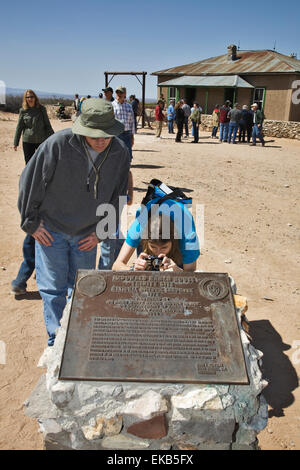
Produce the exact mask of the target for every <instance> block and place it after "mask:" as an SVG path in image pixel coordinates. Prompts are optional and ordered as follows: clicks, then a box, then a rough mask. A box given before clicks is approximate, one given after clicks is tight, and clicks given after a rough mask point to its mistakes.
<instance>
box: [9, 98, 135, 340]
mask: <svg viewBox="0 0 300 470" xmlns="http://www.w3.org/2000/svg"><path fill="white" fill-rule="evenodd" d="M123 129H124V125H123V124H122V123H121V122H120V121H118V120H117V119H115V117H114V111H113V108H112V105H111V103H109V102H108V101H105V100H99V99H97V98H95V99H94V98H91V99H89V100H86V101H84V103H83V105H82V108H81V115H80V116H79V117H78V118H77V120H76V121H75V123H74V124H73V127H72V129H65V130H63V131H60V132H57V133H56V134H54V135H52V136H51V137H49V138H48V139H47V140H46V141H45V142H44V143H43V144H41V145H40V147H39V149H38V150H37V152H36V153H35V155H34V156H33V157H32V159H31V160H30V162H29V163H28V165H27V166H26V168H25V169H24V171H23V173H22V175H21V179H20V193H19V201H18V207H19V210H20V213H21V227H22V229H23V230H24V231H25V232H27V233H29V234H31V235H32V236H33V237H34V238H35V240H36V281H37V285H38V288H39V292H40V294H41V297H42V299H43V306H44V319H45V323H46V328H47V332H48V335H49V340H48V345H49V346H52V345H53V344H54V340H55V334H56V330H57V328H58V327H59V326H60V319H61V317H62V313H63V310H64V307H65V305H66V301H67V296H68V297H69V298H70V296H71V293H72V289H73V285H74V280H75V275H76V271H77V269H94V268H95V265H96V253H97V244H98V243H99V241H100V240H99V238H98V236H97V234H98V233H99V232H98V230H97V228H96V227H97V224H98V223H99V222H101V220H102V221H103V220H104V219H105V217H104V210H102V211H101V207H102V208H103V206H101V204H102V205H104V207H107V204H111V206H110V207H112V208H114V209H115V216H116V220H115V226H116V225H117V224H118V215H119V209H120V207H119V202H120V201H119V197H120V196H124V199H125V200H126V197H125V196H126V194H127V184H128V173H129V165H130V161H129V152H128V149H127V148H126V145H125V144H124V143H123V142H122V141H121V140H120V139H118V138H117V137H116V136H117V135H118V134H120V133H121V132H122V131H123ZM99 206H100V210H99ZM97 214H99V215H97ZM114 231H115V227H112V228H111V233H113V232H114ZM96 232H97V233H96ZM111 233H108V234H107V235H108V236H109V235H110V234H111Z"/></svg>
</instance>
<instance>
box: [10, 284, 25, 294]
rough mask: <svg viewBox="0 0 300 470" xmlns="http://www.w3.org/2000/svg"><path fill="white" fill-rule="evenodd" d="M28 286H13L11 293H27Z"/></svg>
mask: <svg viewBox="0 0 300 470" xmlns="http://www.w3.org/2000/svg"><path fill="white" fill-rule="evenodd" d="M26 292H27V291H26V287H19V286H12V287H11V293H12V294H14V295H24V294H26Z"/></svg>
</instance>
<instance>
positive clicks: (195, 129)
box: [155, 99, 265, 146]
mask: <svg viewBox="0 0 300 470" xmlns="http://www.w3.org/2000/svg"><path fill="white" fill-rule="evenodd" d="M164 110H165V101H164V100H163V99H159V100H158V102H157V105H156V108H155V121H156V138H161V132H162V128H163V122H164V121H167V123H168V133H169V134H175V125H176V127H177V132H176V138H175V142H182V140H181V139H182V138H188V137H189V130H190V127H191V128H192V136H193V138H194V139H193V140H192V141H191V143H198V141H199V127H200V124H201V114H202V112H203V110H202V108H201V106H200V105H199V103H197V102H194V104H193V106H192V107H191V106H190V105H189V104H188V102H187V100H185V99H181V100H179V101H178V102H177V103H176V104H175V100H170V103H169V106H168V108H167V110H166V113H165V112H164ZM264 119H265V116H264V113H263V111H261V110H260V109H259V107H258V104H257V103H253V104H252V105H251V109H250V110H249V107H248V105H243V106H241V105H240V104H239V103H235V104H234V106H233V107H232V104H231V102H230V101H226V102H225V103H224V104H223V105H222V106H220V105H219V104H216V105H215V108H214V110H213V113H212V134H211V137H212V138H215V139H218V136H217V133H218V130H219V141H220V142H228V143H229V144H230V143H232V144H236V143H237V142H239V143H240V142H242V143H245V142H246V139H247V143H249V144H250V142H251V139H252V143H251V145H253V146H255V145H256V142H257V139H259V141H260V142H261V144H262V146H264V145H265V141H264V138H263V122H264ZM190 124H191V126H190ZM184 133H185V135H183V134H184Z"/></svg>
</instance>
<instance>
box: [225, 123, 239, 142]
mask: <svg viewBox="0 0 300 470" xmlns="http://www.w3.org/2000/svg"><path fill="white" fill-rule="evenodd" d="M238 128H239V125H238V123H237V122H230V123H229V130H228V142H229V143H230V142H231V137H232V143H233V144H234V143H235V139H236V134H237V131H238Z"/></svg>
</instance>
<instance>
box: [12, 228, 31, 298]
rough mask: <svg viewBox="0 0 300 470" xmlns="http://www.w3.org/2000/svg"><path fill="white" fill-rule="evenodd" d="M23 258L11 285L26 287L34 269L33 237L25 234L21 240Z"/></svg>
mask: <svg viewBox="0 0 300 470" xmlns="http://www.w3.org/2000/svg"><path fill="white" fill-rule="evenodd" d="M23 258H24V261H23V262H22V264H21V266H20V269H19V272H18V275H17V277H16V279H14V280H13V281H12V283H11V285H12V287H19V288H21V289H26V286H27V281H28V279H29V278H30V276H31V275H32V273H33V271H34V269H35V239H34V238H33V237H32V236H31V235H28V234H27V235H26V237H25V239H24V242H23Z"/></svg>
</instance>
